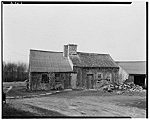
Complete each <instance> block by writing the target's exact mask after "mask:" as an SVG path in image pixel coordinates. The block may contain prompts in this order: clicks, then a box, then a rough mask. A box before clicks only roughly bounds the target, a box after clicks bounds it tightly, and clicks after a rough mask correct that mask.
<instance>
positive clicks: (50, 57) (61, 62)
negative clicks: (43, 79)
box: [30, 50, 72, 72]
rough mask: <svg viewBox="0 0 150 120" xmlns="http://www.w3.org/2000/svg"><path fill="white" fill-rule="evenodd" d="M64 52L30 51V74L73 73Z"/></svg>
mask: <svg viewBox="0 0 150 120" xmlns="http://www.w3.org/2000/svg"><path fill="white" fill-rule="evenodd" d="M71 71H72V68H71V66H70V64H69V61H68V58H65V57H63V52H51V51H40V50H30V72H71Z"/></svg>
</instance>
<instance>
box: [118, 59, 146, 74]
mask: <svg viewBox="0 0 150 120" xmlns="http://www.w3.org/2000/svg"><path fill="white" fill-rule="evenodd" d="M116 63H117V64H118V65H119V66H120V67H122V68H123V69H124V70H125V71H126V72H127V73H129V74H146V61H117V62H116Z"/></svg>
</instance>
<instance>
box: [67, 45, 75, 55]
mask: <svg viewBox="0 0 150 120" xmlns="http://www.w3.org/2000/svg"><path fill="white" fill-rule="evenodd" d="M68 54H69V55H76V54H77V45H75V44H68Z"/></svg>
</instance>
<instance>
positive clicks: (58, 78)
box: [55, 73, 61, 82]
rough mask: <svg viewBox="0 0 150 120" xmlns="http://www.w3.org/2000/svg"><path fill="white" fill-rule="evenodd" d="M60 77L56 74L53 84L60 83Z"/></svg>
mask: <svg viewBox="0 0 150 120" xmlns="http://www.w3.org/2000/svg"><path fill="white" fill-rule="evenodd" d="M60 78H61V75H60V74H58V73H56V74H55V82H60V81H61V79H60Z"/></svg>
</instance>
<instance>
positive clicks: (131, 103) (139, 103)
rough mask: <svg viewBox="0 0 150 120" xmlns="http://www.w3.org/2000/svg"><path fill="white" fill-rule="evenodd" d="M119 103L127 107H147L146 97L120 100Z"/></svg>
mask: <svg viewBox="0 0 150 120" xmlns="http://www.w3.org/2000/svg"><path fill="white" fill-rule="evenodd" d="M118 105H121V106H126V107H137V108H139V109H145V110H146V108H147V106H146V100H145V99H134V100H123V101H120V103H119V104H118Z"/></svg>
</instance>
